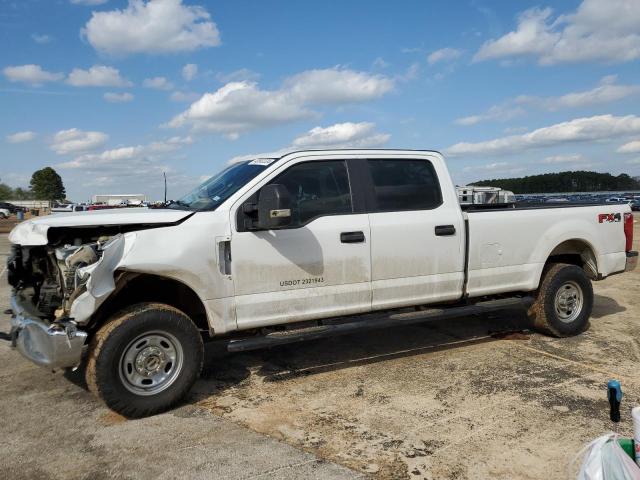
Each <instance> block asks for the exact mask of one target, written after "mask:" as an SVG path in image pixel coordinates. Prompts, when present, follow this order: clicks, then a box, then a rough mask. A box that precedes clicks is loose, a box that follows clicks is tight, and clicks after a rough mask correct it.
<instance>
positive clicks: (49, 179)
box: [0, 167, 66, 200]
mask: <svg viewBox="0 0 640 480" xmlns="http://www.w3.org/2000/svg"><path fill="white" fill-rule="evenodd" d="M65 197H66V191H65V189H64V184H63V183H62V178H61V177H60V175H58V172H56V171H55V170H54V169H53V168H51V167H45V168H42V169H40V170H37V171H35V172H33V175H31V181H30V182H29V188H22V187H16V188H11V187H10V186H9V185H7V184H5V183H1V182H0V200H64V199H65Z"/></svg>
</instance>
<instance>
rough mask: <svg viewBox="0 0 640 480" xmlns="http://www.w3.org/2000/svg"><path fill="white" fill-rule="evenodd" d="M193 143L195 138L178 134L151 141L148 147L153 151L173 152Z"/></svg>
mask: <svg viewBox="0 0 640 480" xmlns="http://www.w3.org/2000/svg"><path fill="white" fill-rule="evenodd" d="M192 143H193V139H192V138H191V137H189V136H187V137H179V136H176V137H171V138H168V139H166V140H161V141H158V142H151V143H150V144H149V146H148V149H149V151H152V152H173V151H175V150H178V149H179V148H182V147H184V146H186V145H191V144H192Z"/></svg>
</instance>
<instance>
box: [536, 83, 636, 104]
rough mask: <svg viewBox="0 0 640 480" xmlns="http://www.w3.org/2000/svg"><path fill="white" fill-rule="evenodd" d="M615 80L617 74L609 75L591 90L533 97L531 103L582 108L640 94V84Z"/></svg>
mask: <svg viewBox="0 0 640 480" xmlns="http://www.w3.org/2000/svg"><path fill="white" fill-rule="evenodd" d="M615 81H616V78H615V76H607V77H604V78H603V79H602V80H601V82H600V85H599V86H597V87H595V88H592V89H591V90H586V91H583V92H574V93H568V94H566V95H562V96H560V97H548V98H544V97H543V98H537V97H531V98H530V99H529V103H532V104H538V105H541V106H543V107H544V108H546V109H547V110H552V111H553V110H559V109H561V108H580V107H587V106H590V105H600V104H605V103H611V102H615V101H618V100H622V99H623V98H626V97H630V96H633V95H638V94H640V85H616V84H615Z"/></svg>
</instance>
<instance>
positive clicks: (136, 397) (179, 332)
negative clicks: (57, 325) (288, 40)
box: [86, 303, 203, 418]
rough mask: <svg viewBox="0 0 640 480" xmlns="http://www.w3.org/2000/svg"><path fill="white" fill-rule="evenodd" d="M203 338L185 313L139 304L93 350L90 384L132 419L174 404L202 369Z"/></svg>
mask: <svg viewBox="0 0 640 480" xmlns="http://www.w3.org/2000/svg"><path fill="white" fill-rule="evenodd" d="M202 361H203V344H202V337H201V336H200V333H199V332H198V329H197V328H196V326H195V325H194V324H193V322H192V321H191V320H190V319H189V317H187V316H186V315H185V314H184V313H182V312H181V311H180V310H178V309H176V308H173V307H170V306H168V305H163V304H158V303H142V304H138V305H134V306H132V307H130V308H128V309H126V310H124V311H122V312H120V313H118V314H116V315H115V316H114V317H112V318H111V319H110V320H109V321H108V322H107V323H105V324H104V325H103V326H102V327H101V328H100V330H98V332H96V334H95V336H94V338H93V340H92V342H91V345H90V347H89V356H88V361H87V368H86V380H87V385H88V387H89V389H90V390H91V391H92V392H93V393H94V394H95V395H97V396H98V397H100V398H101V399H102V400H103V401H104V402H105V403H106V404H107V406H108V407H109V408H111V409H112V410H115V411H116V412H118V413H121V414H122V415H124V416H126V417H130V418H137V417H145V416H149V415H154V414H156V413H159V412H162V411H164V410H167V409H169V408H171V407H172V406H174V405H175V404H176V403H177V402H179V401H180V400H181V399H182V398H183V397H184V396H185V395H186V394H187V392H188V391H189V389H190V388H191V386H192V385H193V383H194V382H195V381H196V379H197V378H198V375H199V374H200V371H201V369H202Z"/></svg>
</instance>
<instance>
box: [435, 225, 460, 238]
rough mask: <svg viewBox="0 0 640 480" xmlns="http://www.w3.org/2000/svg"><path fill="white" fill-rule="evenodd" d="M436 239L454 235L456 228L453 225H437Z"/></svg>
mask: <svg viewBox="0 0 640 480" xmlns="http://www.w3.org/2000/svg"><path fill="white" fill-rule="evenodd" d="M435 232H436V236H437V237H447V236H451V235H455V234H456V227H454V226H453V225H438V226H436V228H435Z"/></svg>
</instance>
